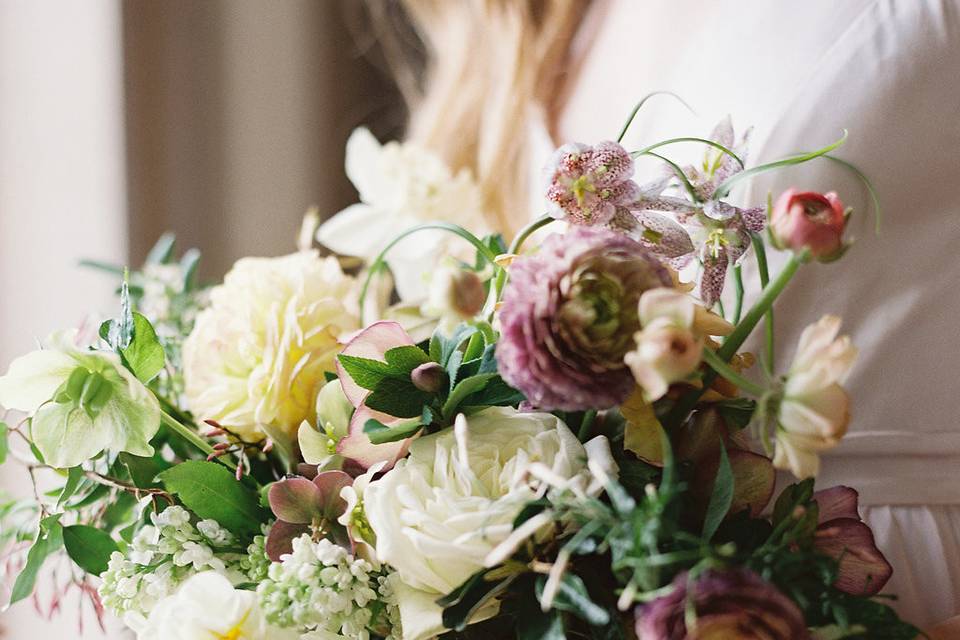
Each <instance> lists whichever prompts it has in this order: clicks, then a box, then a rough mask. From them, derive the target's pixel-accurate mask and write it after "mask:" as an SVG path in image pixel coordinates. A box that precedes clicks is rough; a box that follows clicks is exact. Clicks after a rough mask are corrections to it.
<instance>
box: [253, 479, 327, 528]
mask: <svg viewBox="0 0 960 640" xmlns="http://www.w3.org/2000/svg"><path fill="white" fill-rule="evenodd" d="M321 475H322V474H321ZM318 477H319V476H318ZM267 498H268V501H269V502H270V509H271V510H272V511H273V515H275V516H277V518H279V519H280V520H285V521H286V522H291V523H294V524H309V523H310V522H311V521H312V520H313V518H314V516H316V515H318V514H320V513H321V512H322V510H323V496H322V495H321V493H320V489H318V488H317V485H315V484H314V483H313V482H311V481H310V480H307V479H306V478H300V477H293V478H284V479H283V480H280V481H279V482H275V483H273V484H272V485H270V491H269V492H268V493H267Z"/></svg>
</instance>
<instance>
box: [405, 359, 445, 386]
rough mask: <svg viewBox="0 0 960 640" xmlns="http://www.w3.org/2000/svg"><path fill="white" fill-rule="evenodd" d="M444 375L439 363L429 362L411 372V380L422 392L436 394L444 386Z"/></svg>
mask: <svg viewBox="0 0 960 640" xmlns="http://www.w3.org/2000/svg"><path fill="white" fill-rule="evenodd" d="M444 375H445V374H444V372H443V367H441V366H440V365H439V363H436V362H427V363H425V364H422V365H420V366H419V367H417V368H416V369H414V370H413V371H411V372H410V380H411V381H412V382H413V386H415V387H416V388H417V389H420V391H425V392H427V393H436V392H437V391H439V390H440V387H441V386H443V378H444Z"/></svg>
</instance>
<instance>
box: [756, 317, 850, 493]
mask: <svg viewBox="0 0 960 640" xmlns="http://www.w3.org/2000/svg"><path fill="white" fill-rule="evenodd" d="M839 331H840V318H838V317H836V316H829V315H828V316H824V317H823V318H821V319H820V320H819V321H818V322H816V323H814V324H811V325H810V326H808V327H807V328H806V329H804V330H803V333H802V334H801V335H800V344H799V346H798V347H797V355H796V356H794V359H793V364H792V365H791V367H790V371H789V373H788V374H787V378H786V382H785V383H784V386H783V392H782V395H781V396H780V397H779V406H778V407H777V431H776V450H775V453H774V457H773V464H774V466H775V467H777V468H778V469H789V470H790V471H791V472H792V473H793V474H794V475H795V476H797V477H798V478H807V477H811V476H815V475H817V473H818V472H819V470H820V455H819V454H820V452H822V451H825V450H827V449H832V448H833V447H835V446H837V445H838V444H840V440H841V439H842V438H843V436H844V435H845V434H846V432H847V424H848V423H849V422H850V398H849V397H848V396H847V392H846V391H845V390H844V389H843V387H841V386H840V383H842V382H843V380H844V379H845V378H846V376H847V374H848V373H849V372H850V369H851V368H852V367H853V363H854V361H855V360H856V358H857V349H856V347H854V346H853V345H852V344H851V343H850V337H849V336H840V337H837V333H839Z"/></svg>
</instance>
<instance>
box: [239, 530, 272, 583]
mask: <svg viewBox="0 0 960 640" xmlns="http://www.w3.org/2000/svg"><path fill="white" fill-rule="evenodd" d="M261 529H262V531H263V535H259V536H255V537H254V538H253V542H251V543H250V545H249V546H248V547H247V555H245V556H244V557H243V558H241V559H240V570H241V571H243V573H244V574H245V575H246V576H247V579H248V580H249V581H250V582H255V583H259V582H263V581H264V580H266V579H267V576H268V574H269V571H270V565H271V564H273V563H272V562H271V561H270V558H268V557H267V534H269V533H270V526H269V525H263V526H262V528H261Z"/></svg>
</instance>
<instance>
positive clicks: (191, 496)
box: [159, 460, 268, 537]
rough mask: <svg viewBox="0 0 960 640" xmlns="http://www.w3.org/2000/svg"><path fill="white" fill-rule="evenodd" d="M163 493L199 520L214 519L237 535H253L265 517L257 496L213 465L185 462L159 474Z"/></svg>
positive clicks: (209, 463) (218, 465) (219, 467)
mask: <svg viewBox="0 0 960 640" xmlns="http://www.w3.org/2000/svg"><path fill="white" fill-rule="evenodd" d="M159 478H160V480H161V482H163V485H164V486H165V487H166V488H167V491H169V492H170V493H173V494H175V495H176V496H177V497H178V498H179V499H180V501H181V502H182V503H183V504H184V506H185V507H186V508H187V509H189V510H190V511H192V512H193V513H195V514H196V515H197V516H199V517H200V518H205V519H206V518H209V519H211V520H216V521H217V522H219V523H220V525H222V526H223V527H225V528H226V529H228V530H229V531H230V532H232V533H234V534H236V535H237V536H241V537H245V536H249V535H255V534H256V533H258V532H259V530H260V523H261V522H264V521H265V520H266V516H267V515H268V514H266V513H265V512H264V510H263V509H261V508H260V505H259V504H258V501H257V494H256V493H255V492H253V491H251V490H250V489H248V488H247V487H246V486H244V485H243V484H241V483H240V482H238V481H237V479H236V478H235V477H234V476H233V474H232V473H230V471H228V470H227V468H226V467H224V466H223V465H221V464H217V463H216V462H205V461H201V460H188V461H186V462H181V463H180V464H178V465H176V466H174V467H171V468H169V469H167V470H166V471H164V472H163V473H161V474H160V475H159Z"/></svg>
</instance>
